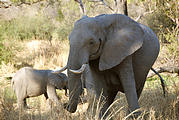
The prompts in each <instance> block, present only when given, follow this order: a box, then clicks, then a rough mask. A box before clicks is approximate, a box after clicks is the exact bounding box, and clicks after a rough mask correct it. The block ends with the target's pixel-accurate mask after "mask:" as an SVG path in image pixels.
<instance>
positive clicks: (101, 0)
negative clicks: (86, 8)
mask: <svg viewBox="0 0 179 120" xmlns="http://www.w3.org/2000/svg"><path fill="white" fill-rule="evenodd" d="M88 1H89V2H102V3H103V5H104V6H106V7H108V8H109V9H110V10H111V11H113V12H114V9H113V8H111V7H110V6H109V5H108V4H107V3H106V2H105V1H104V0H88Z"/></svg>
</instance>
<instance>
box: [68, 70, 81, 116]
mask: <svg viewBox="0 0 179 120" xmlns="http://www.w3.org/2000/svg"><path fill="white" fill-rule="evenodd" d="M68 76H69V78H68V80H69V82H68V88H69V103H68V108H67V110H68V111H69V112H72V113H74V112H75V111H76V109H77V105H78V100H79V96H80V95H81V93H82V83H81V80H80V78H81V74H75V73H72V72H70V71H68Z"/></svg>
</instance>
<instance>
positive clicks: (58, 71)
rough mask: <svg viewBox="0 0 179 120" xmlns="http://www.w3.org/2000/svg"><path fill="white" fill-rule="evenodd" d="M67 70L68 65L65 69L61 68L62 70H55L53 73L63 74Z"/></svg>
mask: <svg viewBox="0 0 179 120" xmlns="http://www.w3.org/2000/svg"><path fill="white" fill-rule="evenodd" d="M66 69H67V65H66V66H65V67H63V68H61V69H60V70H58V69H57V70H54V71H53V73H61V72H63V71H65V70H66Z"/></svg>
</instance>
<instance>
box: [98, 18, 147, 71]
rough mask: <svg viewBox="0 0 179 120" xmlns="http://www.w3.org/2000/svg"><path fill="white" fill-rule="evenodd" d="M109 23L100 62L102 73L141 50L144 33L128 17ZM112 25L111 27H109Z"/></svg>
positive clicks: (115, 19) (112, 20)
mask: <svg viewBox="0 0 179 120" xmlns="http://www.w3.org/2000/svg"><path fill="white" fill-rule="evenodd" d="M110 20H111V21H105V20H104V23H103V25H105V22H107V23H106V24H107V26H105V27H106V29H107V30H106V31H107V35H106V42H105V43H104V47H103V51H102V53H101V56H100V60H99V69H100V70H101V71H103V70H106V69H110V68H112V67H114V66H116V65H118V64H120V63H121V62H122V61H123V60H124V59H125V58H126V57H127V56H129V55H131V54H133V53H134V52H135V51H136V50H138V49H139V48H141V46H142V44H143V35H144V32H143V30H142V28H141V27H140V25H139V24H138V23H137V22H135V21H133V20H132V19H130V18H129V17H126V16H120V17H118V16H117V17H116V16H115V18H114V19H113V18H112V17H111V19H110ZM109 24H110V25H109Z"/></svg>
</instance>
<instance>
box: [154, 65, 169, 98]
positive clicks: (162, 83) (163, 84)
mask: <svg viewBox="0 0 179 120" xmlns="http://www.w3.org/2000/svg"><path fill="white" fill-rule="evenodd" d="M151 70H152V71H153V72H154V73H155V74H157V75H158V76H159V78H160V81H161V86H162V89H163V95H164V97H165V94H166V90H165V83H164V79H163V78H162V76H161V75H160V74H159V73H158V72H157V71H156V70H155V69H154V68H151Z"/></svg>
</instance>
